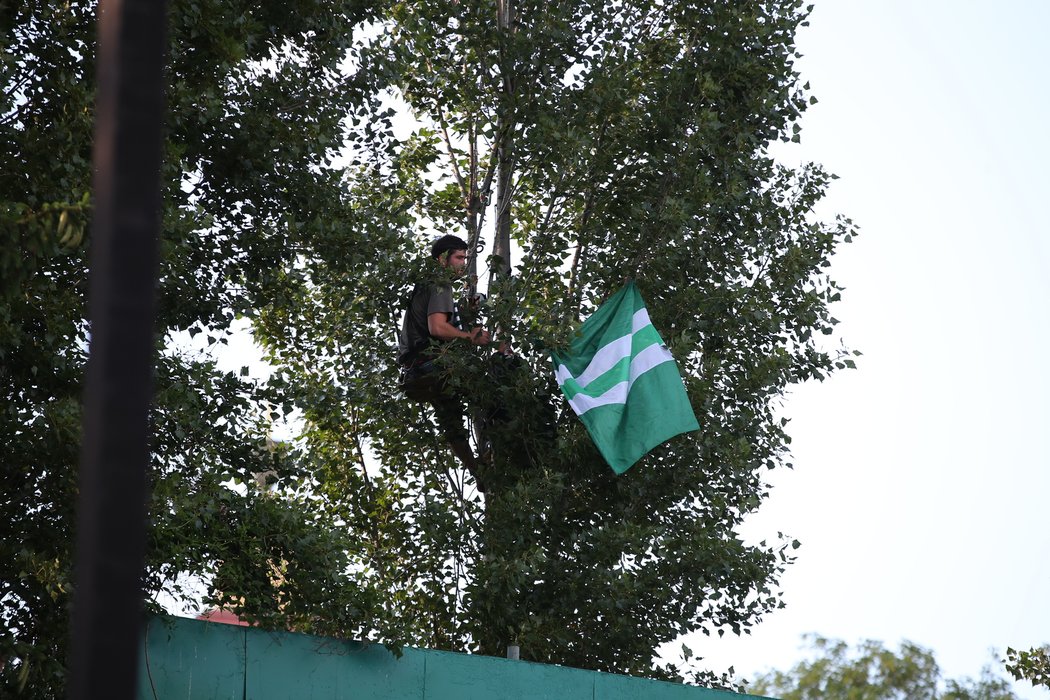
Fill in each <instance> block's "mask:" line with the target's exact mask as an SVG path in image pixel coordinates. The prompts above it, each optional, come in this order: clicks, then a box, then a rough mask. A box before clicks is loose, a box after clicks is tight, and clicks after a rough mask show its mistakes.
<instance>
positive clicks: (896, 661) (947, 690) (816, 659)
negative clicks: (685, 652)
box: [748, 635, 1017, 700]
mask: <svg viewBox="0 0 1050 700" xmlns="http://www.w3.org/2000/svg"><path fill="white" fill-rule="evenodd" d="M807 639H808V641H809V645H810V651H811V652H812V653H813V658H811V659H808V660H805V661H800V662H799V663H797V664H796V665H795V666H794V667H792V668H791V669H790V670H789V671H770V672H769V673H766V674H764V675H761V676H759V677H758V678H757V679H756V680H755V682H754V683H753V684H751V685H749V686H748V692H749V693H753V694H757V695H764V696H769V697H775V698H781V699H782V700H898V699H899V700H1016V698H1017V696H1016V695H1014V693H1013V691H1011V690H1010V684H1009V683H1008V682H1007V681H1006V680H1004V679H1003V678H1000V677H999V676H997V675H995V674H993V673H992V671H991V669H990V668H988V667H985V668H984V669H982V671H981V675H980V677H979V678H977V679H972V678H962V679H959V680H955V679H947V680H945V679H942V677H941V671H940V668H939V667H938V665H937V661H936V659H935V658H934V655H933V652H931V651H930V650H929V649H924V648H923V647H921V646H918V645H916V644H913V643H912V642H907V641H905V642H902V643H901V646H900V649H899V650H898V651H894V650H892V649H887V648H885V647H884V646H883V644H882V642H877V641H874V640H865V641H863V642H861V643H860V644H858V645H857V646H856V647H854V648H853V649H850V647H849V645H848V644H846V643H845V642H843V641H840V640H836V639H827V638H825V637H821V636H817V635H810V636H808V637H807Z"/></svg>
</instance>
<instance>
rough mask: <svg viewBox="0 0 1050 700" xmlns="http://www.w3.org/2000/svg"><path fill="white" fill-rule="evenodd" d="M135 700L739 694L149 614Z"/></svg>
mask: <svg viewBox="0 0 1050 700" xmlns="http://www.w3.org/2000/svg"><path fill="white" fill-rule="evenodd" d="M139 668H140V674H139V697H140V698H142V700H153V699H154V698H159V699H160V700H176V699H179V700H181V699H183V698H186V699H188V698H193V699H194V700H203V699H205V698H235V699H236V700H278V699H280V700H284V699H286V698H309V699H311V700H321V699H324V700H328V699H332V700H335V699H336V698H339V699H343V698H346V699H353V700H402V699H416V700H482V699H484V700H489V699H490V698H501V699H506V700H548V699H549V700H555V699H557V700H742V699H743V698H747V697H755V696H747V695H739V694H737V693H730V692H726V691H721V690H708V689H706V688H696V687H693V686H685V685H678V684H675V683H664V682H660V681H651V680H646V679H642V678H630V677H627V676H618V675H615V674H610V673H596V672H594V671H581V670H579V669H574V668H565V667H562V666H551V665H547V664H537V663H530V662H528V661H511V660H508V659H501V658H496V657H491V656H472V655H469V654H456V653H451V652H444V651H431V650H427V649H412V648H405V649H404V654H403V655H402V656H401V658H396V657H395V656H394V655H393V654H392V653H390V652H389V651H387V650H386V649H385V648H383V647H382V646H377V645H365V644H361V643H359V642H352V641H346V640H341V639H330V638H326V637H314V636H310V635H306V634H294V633H291V632H267V631H264V630H260V629H254V628H250V627H238V626H234V625H224V624H218V623H212V622H202V621H199V620H188V619H185V618H178V617H167V616H158V617H153V618H150V620H149V621H148V623H147V626H146V634H145V637H144V644H143V649H142V656H141V657H140V666H139Z"/></svg>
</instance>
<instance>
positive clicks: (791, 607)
mask: <svg viewBox="0 0 1050 700" xmlns="http://www.w3.org/2000/svg"><path fill="white" fill-rule="evenodd" d="M811 19H812V22H811V26H810V27H808V28H806V29H804V30H803V31H802V33H801V34H800V36H799V48H800V50H801V51H802V53H803V54H804V58H803V59H802V61H800V63H799V66H798V67H799V69H800V71H801V72H802V75H803V79H804V80H809V81H810V83H811V87H812V91H813V94H814V95H816V96H817V98H818V99H819V100H820V102H819V104H817V105H816V106H814V107H812V108H810V111H809V112H808V113H807V114H806V116H805V117H804V119H803V122H802V126H803V131H802V145H801V147H796V150H797V151H801V154H802V157H803V158H806V159H810V160H814V161H817V162H821V163H823V164H824V165H825V166H826V167H827V168H828V169H829V170H831V171H832V172H834V173H836V174H838V175H840V176H841V179H840V180H838V181H836V182H835V183H834V184H833V186H832V189H831V192H830V196H829V198H828V202H827V204H828V207H827V208H826V209H824V210H823V213H825V214H829V215H830V214H832V213H838V212H841V213H843V214H845V215H847V216H849V217H851V218H852V219H853V220H854V221H855V222H857V223H858V224H859V225H860V226H861V236H860V237H859V238H858V239H856V241H855V242H854V243H853V244H851V245H848V246H846V247H844V248H843V249H842V251H841V253H840V254H839V255H838V256H836V258H835V259H834V263H833V268H832V269H833V271H834V276H835V278H836V279H837V280H838V281H839V282H840V283H841V284H844V285H845V286H846V291H845V293H844V295H843V297H844V299H843V302H842V303H841V304H840V305H838V306H837V308H836V309H835V311H834V315H835V316H836V317H837V318H839V319H840V320H841V321H842V323H841V324H840V326H839V328H840V331H841V335H842V337H843V338H844V339H845V340H846V342H847V344H848V345H849V346H850V347H851V348H855V349H858V350H861V351H862V352H863V353H864V356H863V357H861V358H858V369H857V370H856V371H847V372H842V373H839V374H838V375H837V376H834V377H833V378H832V379H830V380H828V381H827V382H825V383H823V384H814V385H806V386H804V387H801V388H800V389H798V390H796V391H795V392H793V395H792V397H791V399H790V400H789V401H788V404H787V407H786V410H785V413H786V415H788V416H790V417H791V418H792V423H791V425H790V426H789V430H790V431H791V434H792V435H793V436H794V438H795V441H794V444H793V452H794V458H795V459H794V463H795V470H794V471H785V472H783V473H776V474H774V475H773V477H772V483H773V484H774V488H773V495H772V497H771V498H770V499H769V500H768V501H767V503H766V504H765V505H764V506H763V507H762V510H761V511H760V513H759V514H758V515H757V516H756V517H754V518H753V519H752V520H751V521H750V522H749V523H748V527H747V533H748V535H749V537H756V538H757V537H759V536H763V535H766V534H769V533H776V532H777V531H778V530H782V531H784V532H785V533H788V534H790V535H792V536H793V537H796V538H798V539H799V540H801V541H802V544H803V546H802V548H801V549H800V550H798V552H797V554H798V556H799V558H798V562H797V563H796V564H795V565H793V566H792V567H790V568H789V570H788V573H787V574H786V576H785V577H784V579H783V587H782V590H783V592H784V595H785V599H786V602H787V605H788V607H787V608H786V609H785V610H782V611H779V612H777V613H775V614H774V615H772V616H770V617H769V618H768V619H767V620H766V621H765V622H763V623H762V624H761V625H759V627H758V628H757V629H756V630H755V631H754V633H753V634H752V635H751V637H745V638H743V639H739V640H738V639H729V638H728V637H727V638H725V639H723V640H717V639H712V640H706V639H705V638H703V637H701V638H699V639H698V640H689V641H690V642H691V643H690V646H691V647H692V648H693V650H694V651H695V652H697V653H698V654H701V655H703V656H705V657H707V661H708V662H709V663H710V664H711V665H713V666H716V667H720V668H724V667H728V666H729V665H734V666H735V668H736V671H737V672H738V674H741V675H743V676H744V677H748V676H751V675H753V674H754V672H756V671H760V670H764V669H767V668H770V667H774V668H780V669H787V668H789V667H790V666H791V665H792V664H793V663H795V662H796V661H797V660H799V659H800V658H802V656H803V653H802V652H801V651H800V637H801V635H802V634H803V633H805V632H817V633H819V634H822V635H825V636H830V637H837V638H842V639H845V640H846V641H848V642H850V643H855V642H857V641H859V640H861V639H877V640H882V641H884V642H886V643H887V645H888V646H892V647H894V648H895V647H896V646H897V644H898V643H899V642H900V641H901V640H902V639H908V640H911V641H913V642H915V643H917V644H921V645H923V646H926V647H929V648H932V649H933V650H934V652H935V654H936V657H937V660H938V662H939V663H940V666H941V669H942V671H943V672H944V674H945V676H946V677H950V678H957V677H960V676H965V675H968V676H976V675H977V674H978V673H979V671H980V668H981V666H982V665H984V664H986V663H988V662H989V660H990V649H992V648H995V649H997V650H998V651H999V652H1000V653H1005V649H1006V647H1007V646H1013V647H1015V648H1016V647H1023V648H1027V647H1029V646H1034V645H1041V644H1044V643H1048V642H1050V609H1048V605H1047V599H1048V597H1047V591H1048V584H1050V561H1048V557H1047V552H1048V550H1050V546H1048V545H1050V527H1048V524H1050V514H1048V509H1047V500H1048V499H1047V496H1048V494H1050V470H1048V469H1047V467H1048V463H1050V456H1048V450H1047V444H1046V443H1047V439H1048V437H1050V430H1047V426H1048V423H1050V368H1048V367H1047V363H1046V354H1047V353H1046V351H1045V348H1046V346H1047V341H1048V340H1050V313H1048V311H1047V306H1046V305H1047V302H1048V301H1050V275H1047V274H1046V273H1044V268H1046V267H1047V266H1048V265H1050V241H1048V240H1047V237H1046V229H1047V225H1046V214H1045V213H1044V211H1043V209H1044V208H1045V207H1046V205H1047V204H1048V202H1050V197H1047V194H1046V193H1047V190H1048V189H1050V175H1048V173H1047V168H1048V167H1050V166H1048V164H1050V146H1048V142H1047V137H1046V134H1045V133H1044V129H1043V128H1042V127H1043V126H1044V121H1045V120H1046V119H1047V115H1048V114H1050V99H1048V97H1047V90H1048V88H1050V80H1048V79H1047V77H1046V76H1047V70H1048V69H1050V41H1048V38H1047V34H1046V31H1047V27H1048V26H1050V2H1046V1H1045V0H1043V1H1038V0H1030V1H1026V0H1008V1H1005V2H999V3H990V2H979V1H977V0H954V1H952V0H919V1H908V0H823V1H821V0H817V6H816V9H815V10H814V12H813V15H812V18H811ZM1040 202H1042V203H1043V204H1039V203H1040ZM996 671H997V672H999V673H1000V674H1002V675H1005V673H1004V672H1003V670H1002V667H1001V666H997V667H996ZM1015 692H1017V693H1018V694H1019V695H1020V696H1021V697H1024V698H1044V697H1050V693H1047V692H1045V691H1043V690H1036V689H1033V688H1032V687H1031V686H1030V685H1029V684H1027V683H1019V684H1016V685H1015Z"/></svg>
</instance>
